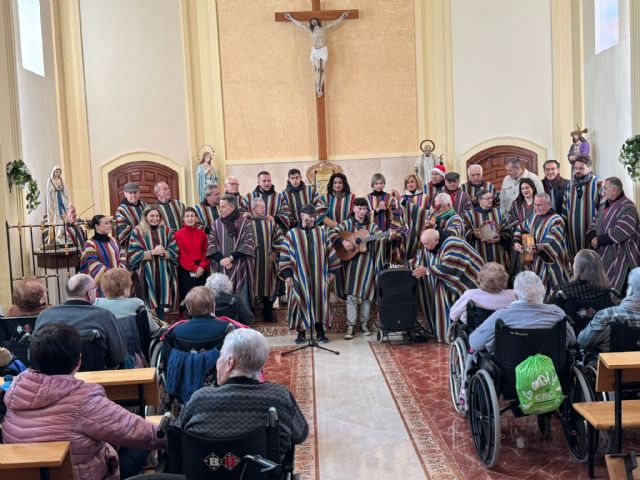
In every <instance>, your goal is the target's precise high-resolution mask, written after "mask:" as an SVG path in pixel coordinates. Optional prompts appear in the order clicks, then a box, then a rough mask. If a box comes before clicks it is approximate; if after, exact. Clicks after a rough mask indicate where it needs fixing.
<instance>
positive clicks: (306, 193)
mask: <svg viewBox="0 0 640 480" xmlns="http://www.w3.org/2000/svg"><path fill="white" fill-rule="evenodd" d="M287 176H288V178H289V180H288V181H287V188H285V189H284V192H282V193H283V194H284V196H285V198H286V199H287V203H288V204H289V209H290V210H291V216H290V218H289V225H290V228H294V227H297V226H298V225H300V211H301V209H302V207H303V206H304V205H307V204H312V205H315V206H316V207H317V206H318V202H319V201H320V195H318V192H317V191H316V187H315V186H314V185H309V184H305V183H304V182H303V181H302V174H301V173H300V170H298V169H297V168H292V169H291V170H289V173H288V174H287ZM284 233H286V232H284Z"/></svg>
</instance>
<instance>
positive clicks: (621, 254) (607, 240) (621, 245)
mask: <svg viewBox="0 0 640 480" xmlns="http://www.w3.org/2000/svg"><path fill="white" fill-rule="evenodd" d="M587 237H588V239H589V240H591V238H594V237H597V238H598V247H597V248H596V252H598V253H599V254H600V256H601V257H602V263H603V264H604V269H605V272H606V274H607V278H608V279H609V283H610V284H611V288H615V289H616V290H618V292H620V293H623V294H624V292H621V289H622V287H623V285H624V282H625V280H626V277H627V274H628V272H629V271H630V270H631V269H633V268H635V267H637V266H639V265H640V222H639V221H638V210H637V208H636V206H635V204H634V203H633V202H632V201H631V200H629V199H628V198H627V197H625V195H624V193H622V194H621V195H620V196H619V197H618V198H617V199H616V200H614V201H613V202H609V201H607V202H605V203H604V204H603V206H602V208H601V209H600V210H599V211H598V213H597V215H596V218H595V220H594V221H593V222H592V223H591V226H590V227H589V232H588V234H587Z"/></svg>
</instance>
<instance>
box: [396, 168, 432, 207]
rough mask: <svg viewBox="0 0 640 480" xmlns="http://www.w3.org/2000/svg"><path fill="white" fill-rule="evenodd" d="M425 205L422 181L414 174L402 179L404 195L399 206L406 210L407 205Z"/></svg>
mask: <svg viewBox="0 0 640 480" xmlns="http://www.w3.org/2000/svg"><path fill="white" fill-rule="evenodd" d="M426 203H427V199H426V198H425V195H424V190H423V183H422V179H421V178H420V177H419V176H418V175H416V174H414V173H411V174H409V175H407V176H406V177H404V194H403V195H402V200H401V202H400V204H401V205H402V206H403V207H405V208H406V207H407V206H409V205H417V206H419V207H424V206H426Z"/></svg>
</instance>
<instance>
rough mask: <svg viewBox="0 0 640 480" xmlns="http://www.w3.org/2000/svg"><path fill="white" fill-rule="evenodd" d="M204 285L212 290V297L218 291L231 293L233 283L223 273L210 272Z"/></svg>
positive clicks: (218, 292) (216, 294)
mask: <svg viewBox="0 0 640 480" xmlns="http://www.w3.org/2000/svg"><path fill="white" fill-rule="evenodd" d="M205 287H207V288H208V289H209V290H211V291H212V292H213V296H214V297H217V296H218V295H219V294H220V293H226V294H228V295H232V294H233V283H231V280H229V277H227V276H226V275H225V274H224V273H212V274H211V275H209V278H207V282H206V283H205Z"/></svg>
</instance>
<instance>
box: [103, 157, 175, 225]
mask: <svg viewBox="0 0 640 480" xmlns="http://www.w3.org/2000/svg"><path fill="white" fill-rule="evenodd" d="M128 182H136V183H137V184H138V185H140V198H141V199H142V200H144V201H145V202H147V203H155V202H156V196H155V194H154V193H153V187H154V186H155V184H156V183H157V182H166V183H167V184H168V185H169V188H171V196H172V197H173V198H180V189H179V188H178V172H176V171H175V170H173V169H171V168H169V167H167V166H165V165H161V164H159V163H155V162H147V161H144V162H130V163H126V164H124V165H121V166H119V167H118V168H116V169H114V170H111V171H110V172H109V207H110V208H111V213H112V214H113V215H115V212H116V210H117V209H118V205H120V202H121V201H122V199H123V198H124V194H123V191H124V186H125V185H126V184H127V183H128Z"/></svg>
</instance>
